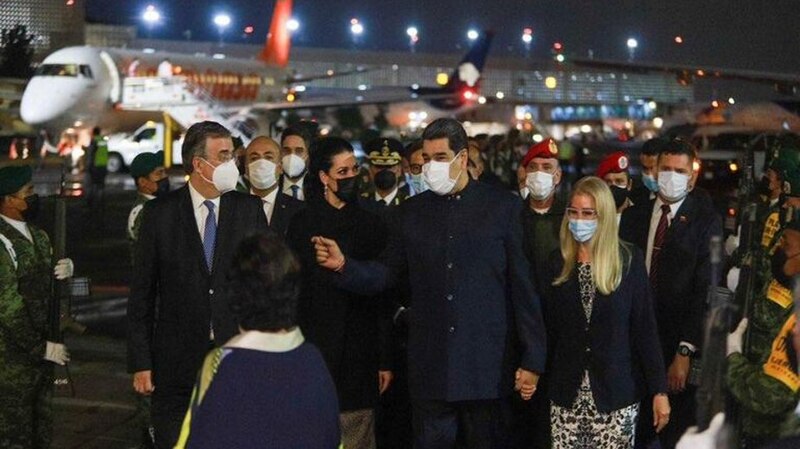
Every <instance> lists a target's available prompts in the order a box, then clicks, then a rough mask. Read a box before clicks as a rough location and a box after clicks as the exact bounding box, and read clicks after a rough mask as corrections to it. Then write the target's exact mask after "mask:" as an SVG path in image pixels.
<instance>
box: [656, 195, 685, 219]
mask: <svg viewBox="0 0 800 449" xmlns="http://www.w3.org/2000/svg"><path fill="white" fill-rule="evenodd" d="M687 196H688V195H687ZM684 201H686V197H683V198H682V199H681V200H680V201H676V202H674V203H672V204H670V205H669V214H670V215H672V216H673V217H674V216H675V214H676V213H678V210H679V209H680V208H681V205H683V202H684ZM663 204H666V203H664V201H662V200H661V197H660V196H656V202H655V204H654V205H653V211H654V212H655V211H657V210H661V206H662V205H663Z"/></svg>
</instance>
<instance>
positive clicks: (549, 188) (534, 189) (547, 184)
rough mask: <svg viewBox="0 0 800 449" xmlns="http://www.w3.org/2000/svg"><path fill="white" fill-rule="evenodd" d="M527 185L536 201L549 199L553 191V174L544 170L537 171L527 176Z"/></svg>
mask: <svg viewBox="0 0 800 449" xmlns="http://www.w3.org/2000/svg"><path fill="white" fill-rule="evenodd" d="M525 186H526V187H528V191H529V192H530V195H531V198H533V199H535V200H536V201H542V200H545V199H547V198H548V197H549V196H550V194H551V193H553V188H554V187H555V186H554V185H553V175H551V174H550V173H545V172H543V171H535V172H532V173H528V174H527V175H526V176H525Z"/></svg>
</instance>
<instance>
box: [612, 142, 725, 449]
mask: <svg viewBox="0 0 800 449" xmlns="http://www.w3.org/2000/svg"><path fill="white" fill-rule="evenodd" d="M696 158H697V156H696V152H695V149H694V148H693V147H692V146H691V144H689V143H688V142H685V141H683V140H680V139H675V140H673V141H671V142H669V143H668V144H667V145H665V146H664V147H662V148H661V150H660V152H659V155H658V162H657V166H656V176H657V179H658V185H659V191H658V195H657V197H656V198H654V199H651V200H649V201H647V202H643V203H638V204H634V205H633V206H632V207H630V208H628V209H626V210H625V212H624V213H623V214H622V220H621V223H620V237H621V238H622V239H623V240H626V241H629V242H632V243H634V244H636V245H637V246H639V248H641V249H642V251H643V252H644V253H645V263H646V265H647V269H648V275H649V278H650V285H651V287H652V288H653V297H654V298H655V301H654V302H655V305H656V319H657V323H658V331H659V336H660V340H661V350H662V354H663V357H664V364H665V366H667V367H668V368H667V386H668V388H669V391H670V398H669V399H670V404H671V406H672V418H671V422H670V424H669V425H668V426H667V427H666V428H665V429H664V431H663V433H662V434H661V435H660V438H659V439H660V442H661V447H662V448H663V449H671V448H673V447H675V443H676V442H677V440H678V438H680V436H681V434H683V432H684V431H685V430H686V428H688V427H689V426H690V425H692V424H693V423H694V419H695V409H696V403H695V390H696V388H695V387H694V386H693V385H691V382H689V373H690V367H691V365H692V360H693V359H697V356H698V354H697V350H698V349H699V348H700V347H701V345H702V343H703V342H702V333H703V318H704V314H705V302H706V293H707V291H708V286H709V283H710V278H711V263H710V259H709V242H710V240H711V237H712V236H714V235H722V222H721V219H720V217H719V216H718V215H717V213H716V212H715V211H714V209H713V207H712V205H711V203H710V202H709V201H708V200H707V199H706V198H704V197H703V196H702V195H700V194H698V192H694V191H693V187H694V184H695V182H696V180H697V174H698V173H697V172H696V171H695V170H693V165H694V163H695V161H696ZM645 403H647V401H645ZM646 421H647V420H642V422H646ZM648 433H649V426H639V430H637V434H636V435H637V447H639V445H640V443H641V444H645V443H647V440H648V439H652V437H653V436H652V434H649V435H648ZM648 437H649V438H648ZM642 447H644V446H642Z"/></svg>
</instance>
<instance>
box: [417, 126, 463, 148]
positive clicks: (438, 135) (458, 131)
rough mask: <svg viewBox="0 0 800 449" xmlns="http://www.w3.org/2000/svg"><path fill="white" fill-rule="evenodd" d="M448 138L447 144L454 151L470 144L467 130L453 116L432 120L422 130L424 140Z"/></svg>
mask: <svg viewBox="0 0 800 449" xmlns="http://www.w3.org/2000/svg"><path fill="white" fill-rule="evenodd" d="M444 138H447V145H448V146H449V147H450V150H452V151H453V152H454V153H458V152H459V151H461V150H463V149H466V148H467V146H468V141H467V132H466V131H464V127H463V126H461V122H459V121H458V120H456V119H453V118H439V119H436V120H434V121H432V122H431V124H430V125H428V126H427V127H425V131H423V132H422V140H436V139H444Z"/></svg>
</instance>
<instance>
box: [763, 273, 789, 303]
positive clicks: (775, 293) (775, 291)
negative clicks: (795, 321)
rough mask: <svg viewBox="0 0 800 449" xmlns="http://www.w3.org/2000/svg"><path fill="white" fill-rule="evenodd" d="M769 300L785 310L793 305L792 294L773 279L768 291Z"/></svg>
mask: <svg viewBox="0 0 800 449" xmlns="http://www.w3.org/2000/svg"><path fill="white" fill-rule="evenodd" d="M767 299H769V300H770V301H772V302H774V303H775V304H777V305H779V306H781V307H783V308H784V309H785V308H787V307H789V306H791V305H792V292H791V291H790V290H789V289H788V288H786V287H784V286H783V285H781V283H780V282H778V281H776V280H775V279H773V280H772V282H770V283H769V288H768V289H767Z"/></svg>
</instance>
